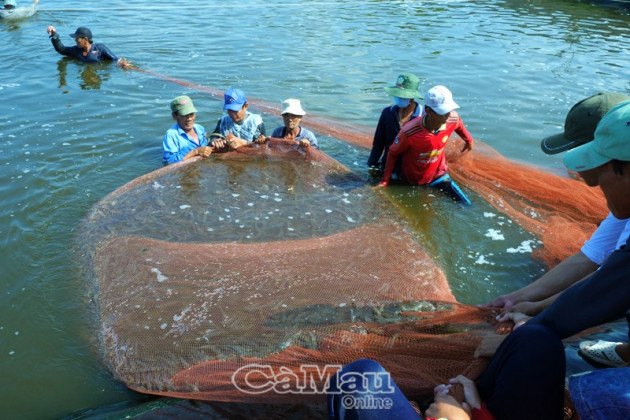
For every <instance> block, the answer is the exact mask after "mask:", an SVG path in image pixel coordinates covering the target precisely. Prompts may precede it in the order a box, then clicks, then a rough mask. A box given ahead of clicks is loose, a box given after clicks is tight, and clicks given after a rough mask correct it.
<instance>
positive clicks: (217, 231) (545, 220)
mask: <svg viewBox="0 0 630 420" xmlns="http://www.w3.org/2000/svg"><path fill="white" fill-rule="evenodd" d="M251 102H253V103H254V104H255V105H256V106H258V107H259V108H262V109H264V110H265V112H277V110H276V109H275V106H272V105H269V104H266V103H264V102H262V101H256V100H252V101H251ZM306 124H307V125H308V126H309V128H312V129H313V130H315V131H318V132H320V133H322V134H328V135H332V136H335V137H338V138H341V139H343V140H346V141H348V142H350V143H353V144H355V145H358V146H362V147H369V146H370V143H371V135H370V134H369V133H368V131H369V130H364V129H361V128H357V127H351V126H348V125H344V124H340V123H339V122H338V121H334V120H332V119H329V118H323V117H318V116H311V115H309V116H308V121H306ZM460 149H461V143H460V140H459V139H452V141H451V142H449V146H448V148H447V159H448V161H449V166H450V173H451V175H452V176H453V177H454V178H455V179H456V180H457V181H458V182H459V184H460V185H461V186H462V187H464V188H468V189H471V190H473V191H475V192H476V193H478V194H479V195H480V196H481V197H483V198H485V199H486V200H487V201H488V202H489V203H490V204H491V205H493V206H494V207H495V208H496V209H497V210H499V211H501V212H503V213H505V214H506V215H508V216H509V217H510V218H511V219H512V220H514V221H516V222H517V223H518V224H520V225H521V226H522V227H524V228H525V229H527V230H529V231H531V232H532V233H534V234H535V235H536V236H537V237H538V238H539V239H540V240H541V243H542V245H541V246H540V247H539V248H538V249H537V250H536V251H535V256H536V257H537V258H539V259H541V260H542V261H543V262H545V263H546V264H547V265H548V266H549V267H552V266H553V265H555V264H556V263H557V262H559V261H561V260H562V259H564V258H566V257H567V256H569V255H571V254H572V253H574V252H575V251H577V250H578V249H579V247H580V246H581V244H582V242H583V240H584V239H586V238H587V237H588V235H590V234H591V233H592V231H593V230H594V229H595V227H596V225H597V223H599V221H601V220H602V219H603V217H604V216H605V214H606V206H605V200H604V199H603V197H602V195H601V193H600V192H599V191H598V190H597V189H592V188H588V187H586V186H585V185H584V184H583V183H582V182H580V181H578V180H576V179H572V178H569V177H561V176H557V175H554V174H550V173H544V172H542V171H540V170H539V169H537V168H534V167H531V166H527V165H523V164H517V163H514V162H511V161H509V160H507V159H505V158H503V157H502V156H501V155H499V154H498V153H496V152H495V151H493V150H492V149H491V148H490V147H489V146H487V145H485V144H483V143H482V142H479V141H478V142H477V143H476V148H475V150H474V152H473V153H468V154H465V155H460V154H459V153H458V150H460ZM79 239H80V240H79V242H80V244H81V247H82V250H83V251H84V255H85V256H86V260H87V261H86V267H87V268H88V270H87V271H88V273H87V275H88V278H89V279H90V280H91V284H92V285H93V286H94V292H95V295H96V296H97V299H96V302H97V303H98V310H97V313H98V322H99V324H100V331H101V335H100V338H101V340H100V347H101V350H102V352H103V356H104V360H105V362H106V363H107V364H108V366H109V368H110V370H111V371H112V372H113V373H114V375H115V376H116V377H117V378H119V379H120V380H121V381H122V382H124V383H125V384H126V385H127V386H128V387H130V388H132V389H134V390H137V391H140V392H145V393H152V394H159V395H167V396H175V397H181V398H192V399H201V400H211V401H230V402H247V403H296V402H321V401H322V397H321V392H322V391H323V390H324V388H325V384H326V381H327V379H328V377H329V376H330V375H332V374H333V373H334V372H335V371H336V370H337V369H338V368H339V367H340V366H341V365H343V364H345V363H348V362H351V361H353V360H356V359H359V358H371V359H375V360H377V361H379V362H380V363H381V364H383V366H384V367H385V368H386V369H387V370H388V371H390V372H391V374H392V376H393V379H394V380H395V381H396V383H397V384H398V385H399V387H400V388H401V390H402V391H403V392H404V393H405V394H406V395H407V396H408V397H409V398H411V399H424V398H427V397H429V396H430V395H431V393H432V389H433V387H434V386H435V385H436V384H439V383H444V382H446V381H447V380H448V379H450V378H452V377H454V376H456V375H457V374H464V375H466V376H468V377H471V378H476V377H478V375H479V374H480V373H481V371H482V370H483V368H484V366H485V363H486V361H485V360H484V359H477V358H474V357H473V353H474V349H475V348H476V347H477V345H478V343H479V341H480V337H481V335H483V334H484V333H487V332H507V331H509V326H506V325H500V324H497V323H496V321H495V320H494V317H495V315H496V314H495V313H494V312H493V311H491V310H488V309H483V308H477V307H472V306H468V305H463V304H460V303H458V302H457V301H456V299H455V298H454V296H453V295H452V293H451V291H450V288H449V285H448V282H447V279H446V277H445V275H444V273H443V272H442V270H441V269H440V267H439V266H438V265H437V264H436V263H435V262H434V261H433V260H432V259H431V257H429V256H428V255H427V254H426V253H425V252H424V250H423V249H422V248H421V247H420V246H419V245H418V243H417V241H416V238H415V236H414V235H413V233H412V232H410V231H408V230H407V229H406V228H405V226H404V224H403V222H401V221H400V218H399V217H398V215H396V214H394V213H393V212H392V210H391V206H389V207H388V206H387V203H386V202H385V200H383V199H382V197H377V196H376V195H375V194H374V192H373V190H372V188H371V187H369V186H365V183H364V181H363V180H361V179H358V178H357V177H356V176H355V175H354V174H353V173H352V172H351V171H349V170H348V169H347V168H345V167H344V166H343V165H341V164H339V163H338V162H336V161H335V160H333V159H331V158H329V157H328V156H326V155H325V154H323V153H321V152H319V151H318V150H315V149H313V148H310V149H307V150H304V149H301V148H299V147H298V146H297V145H296V144H295V143H293V142H282V141H273V142H270V143H268V144H266V145H264V146H253V147H243V148H241V149H238V150H237V151H235V152H230V153H225V154H215V155H213V156H212V157H211V158H210V159H208V160H206V161H199V160H195V159H193V160H190V161H186V162H182V163H179V164H175V165H171V166H168V167H165V168H162V169H160V170H158V171H155V172H152V173H150V174H147V175H145V176H142V177H140V178H138V179H136V180H134V181H132V182H131V183H129V184H127V185H125V186H123V187H121V188H120V189H118V190H116V191H115V192H113V193H111V194H110V195H108V196H107V197H105V198H104V199H103V200H101V201H100V202H99V203H97V205H96V206H94V208H93V209H92V211H91V212H90V214H89V215H88V217H87V218H86V219H85V221H84V223H83V224H82V229H81V234H80V238H79ZM410 367H413V368H410Z"/></svg>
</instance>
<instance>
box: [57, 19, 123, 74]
mask: <svg viewBox="0 0 630 420" xmlns="http://www.w3.org/2000/svg"><path fill="white" fill-rule="evenodd" d="M46 32H48V35H49V36H50V41H51V42H52V44H53V47H55V51H57V52H58V53H59V54H61V55H66V56H69V57H74V58H76V59H77V60H79V61H83V62H84V63H97V62H99V61H105V60H111V61H114V62H115V63H116V64H117V65H118V66H119V67H122V68H124V69H129V68H131V67H132V65H131V63H130V62H128V61H127V60H125V59H124V58H118V57H116V55H115V54H114V53H113V52H111V50H110V49H109V48H107V46H106V45H105V44H101V43H95V42H94V41H93V40H92V31H91V30H90V29H88V28H86V27H83V26H81V27H79V28H77V30H76V31H75V32H74V33H73V34H70V37H71V38H74V40H75V42H76V46H72V47H66V46H65V45H63V42H61V39H59V34H58V33H57V30H56V29H55V27H54V26H52V25H50V26H49V27H48V29H47V30H46Z"/></svg>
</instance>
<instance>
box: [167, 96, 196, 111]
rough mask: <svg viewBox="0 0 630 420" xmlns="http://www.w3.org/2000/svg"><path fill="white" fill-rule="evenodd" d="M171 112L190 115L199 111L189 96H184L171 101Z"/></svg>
mask: <svg viewBox="0 0 630 420" xmlns="http://www.w3.org/2000/svg"><path fill="white" fill-rule="evenodd" d="M171 112H177V113H178V114H179V115H188V114H192V113H196V112H197V109H196V108H195V106H194V105H193V103H192V100H191V99H190V98H189V97H188V96H186V95H182V96H178V97H177V98H175V99H173V100H172V101H171Z"/></svg>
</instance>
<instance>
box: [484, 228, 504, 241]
mask: <svg viewBox="0 0 630 420" xmlns="http://www.w3.org/2000/svg"><path fill="white" fill-rule="evenodd" d="M484 236H485V237H486V238H491V239H492V240H493V241H504V240H505V237H504V236H503V234H502V233H501V231H499V230H496V229H488V231H487V232H486V234H485V235H484Z"/></svg>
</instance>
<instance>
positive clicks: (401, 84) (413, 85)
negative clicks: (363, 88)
mask: <svg viewBox="0 0 630 420" xmlns="http://www.w3.org/2000/svg"><path fill="white" fill-rule="evenodd" d="M419 85H420V79H418V76H416V75H415V74H412V73H401V74H400V75H399V76H398V79H396V86H388V87H386V88H385V92H387V93H389V94H390V95H392V96H397V97H399V98H405V99H422V96H421V95H420V92H419V91H418V86H419Z"/></svg>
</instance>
